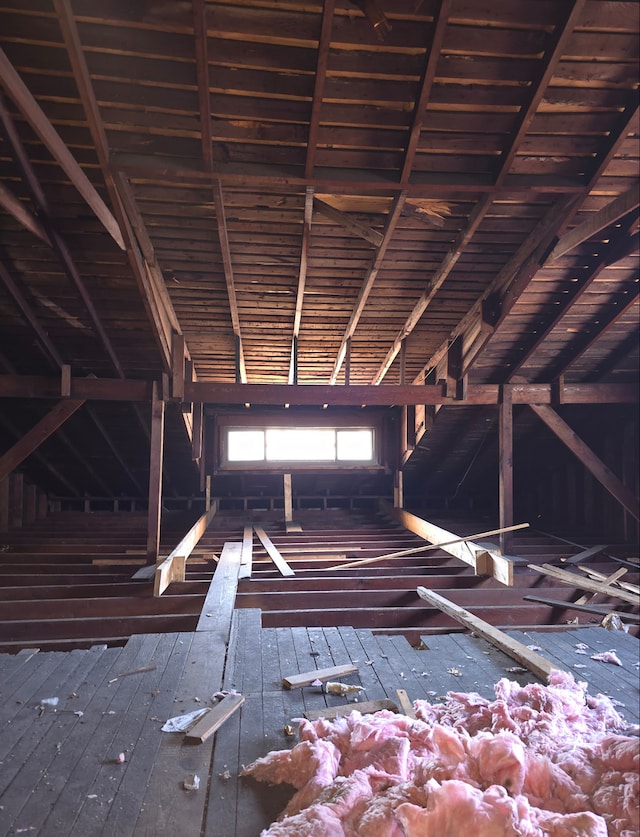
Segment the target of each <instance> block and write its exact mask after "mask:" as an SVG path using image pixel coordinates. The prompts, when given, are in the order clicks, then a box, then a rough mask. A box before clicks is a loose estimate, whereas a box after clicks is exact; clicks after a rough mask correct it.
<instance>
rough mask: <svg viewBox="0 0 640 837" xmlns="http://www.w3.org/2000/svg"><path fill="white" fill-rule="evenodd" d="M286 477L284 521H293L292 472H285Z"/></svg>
mask: <svg viewBox="0 0 640 837" xmlns="http://www.w3.org/2000/svg"><path fill="white" fill-rule="evenodd" d="M283 477H284V522H285V523H291V521H292V520H293V503H292V502H291V474H283Z"/></svg>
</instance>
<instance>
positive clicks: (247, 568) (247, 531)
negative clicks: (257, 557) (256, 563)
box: [238, 526, 253, 579]
mask: <svg viewBox="0 0 640 837" xmlns="http://www.w3.org/2000/svg"><path fill="white" fill-rule="evenodd" d="M252 563H253V527H252V526H245V527H244V530H243V533H242V557H241V559H240V571H239V572H238V579H240V578H251V569H252Z"/></svg>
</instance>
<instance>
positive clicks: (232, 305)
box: [192, 0, 247, 383]
mask: <svg viewBox="0 0 640 837" xmlns="http://www.w3.org/2000/svg"><path fill="white" fill-rule="evenodd" d="M192 7H193V29H194V41H195V52H196V75H197V83H198V101H199V104H200V137H201V143H200V144H201V149H202V159H203V163H204V167H205V170H207V171H209V172H213V137H212V134H211V105H210V100H209V48H208V45H207V10H206V5H205V2H204V0H193V3H192ZM211 185H212V190H213V203H214V207H215V213H216V227H217V231H218V241H219V244H220V253H221V255H222V266H223V269H224V279H225V283H226V286H227V298H228V300H229V313H230V315H231V325H232V328H233V333H234V335H235V351H236V365H237V368H238V372H239V380H240V382H241V383H246V381H247V369H246V366H245V361H244V349H243V346H242V332H241V329H240V310H239V308H238V300H237V297H236V285H235V279H234V276H233V263H232V260H231V247H230V244H229V232H228V229H227V219H226V215H225V209H224V194H223V191H222V185H221V183H220V180H219V179H217V178H214V179H213V181H212V184H211Z"/></svg>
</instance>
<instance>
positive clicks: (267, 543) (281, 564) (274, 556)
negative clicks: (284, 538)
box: [253, 526, 295, 576]
mask: <svg viewBox="0 0 640 837" xmlns="http://www.w3.org/2000/svg"><path fill="white" fill-rule="evenodd" d="M253 528H254V530H255V533H256V535H257V536H258V538H259V539H260V543H261V544H262V545H263V546H264V548H265V549H266V550H267V555H268V556H269V558H271V560H272V561H273V563H274V564H275V565H276V567H277V568H278V570H279V571H280V574H281V575H284V576H290V575H295V573H294V571H293V570H292V569H291V567H290V566H289V565H288V564H287V562H286V561H285V560H284V558H283V557H282V555H281V554H280V553H279V552H278V550H277V549H276V547H275V546H274V544H273V543H272V541H271V539H270V538H269V536H268V535H267V533H266V532H265V531H264V529H263V528H262V527H261V526H254V527H253Z"/></svg>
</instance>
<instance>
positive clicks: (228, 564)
mask: <svg viewBox="0 0 640 837" xmlns="http://www.w3.org/2000/svg"><path fill="white" fill-rule="evenodd" d="M241 557H242V544H241V543H239V542H235V541H227V542H226V543H225V545H224V546H223V547H222V552H221V553H220V560H219V561H218V566H217V567H216V571H215V572H214V574H213V578H212V579H211V584H210V585H209V590H208V591H207V595H206V598H205V600H204V604H203V606H202V611H201V613H200V618H199V619H198V624H197V625H196V631H208V632H216V633H217V634H218V638H219V639H221V640H222V641H224V642H226V641H227V639H228V638H229V631H230V629H231V617H232V615H233V607H234V604H235V600H236V591H237V589H238V572H239V570H240V560H241Z"/></svg>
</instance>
